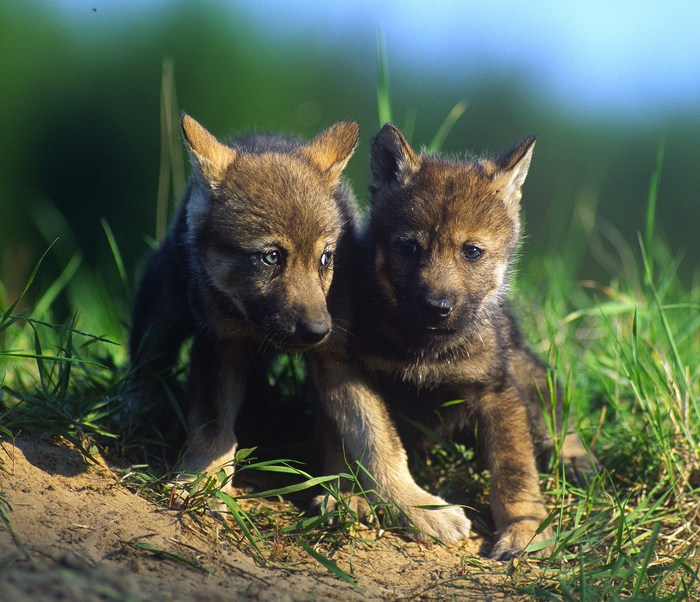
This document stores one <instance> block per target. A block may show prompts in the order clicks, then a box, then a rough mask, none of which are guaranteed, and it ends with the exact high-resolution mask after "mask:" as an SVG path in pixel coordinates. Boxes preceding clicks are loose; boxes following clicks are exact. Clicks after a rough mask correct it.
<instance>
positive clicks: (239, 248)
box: [130, 115, 359, 474]
mask: <svg viewBox="0 0 700 602" xmlns="http://www.w3.org/2000/svg"><path fill="white" fill-rule="evenodd" d="M181 125H182V131H183V134H184V139H185V143H186V145H187V148H188V150H189V154H190V158H191V162H192V166H193V172H194V173H193V175H192V178H191V180H190V182H189V186H188V189H187V191H186V193H185V197H184V199H183V201H182V203H181V206H180V209H179V212H178V214H177V216H176V218H175V220H174V223H173V224H172V227H171V229H170V231H169V233H168V235H167V237H166V238H165V240H164V241H163V243H162V244H161V246H160V248H159V249H158V250H157V251H156V253H155V254H154V255H153V256H152V257H151V258H150V260H149V261H148V263H147V265H146V267H145V270H144V273H143V276H142V279H141V283H140V287H139V290H138V293H137V295H136V301H135V305H134V310H133V319H132V328H131V340H130V352H131V358H132V365H133V369H134V373H135V376H134V380H133V383H134V385H135V388H136V390H137V392H136V395H137V402H136V403H138V404H141V405H145V406H152V407H154V411H153V412H151V416H153V415H157V414H158V412H159V411H160V410H162V409H167V408H168V406H169V405H170V404H169V401H168V399H167V397H166V396H165V391H164V390H163V388H162V383H161V382H159V377H162V375H164V374H167V373H168V372H172V369H173V367H174V366H175V365H176V364H177V361H178V358H179V354H180V349H181V347H182V344H183V342H184V340H185V339H186V338H187V337H189V336H191V335H193V341H192V348H191V357H190V367H189V403H188V411H187V429H188V434H189V449H188V451H187V452H186V454H185V456H184V460H183V461H182V463H181V465H180V466H179V467H178V468H179V469H180V470H183V471H185V472H212V471H216V470H218V469H219V468H220V467H222V466H225V465H227V463H229V462H230V461H231V460H232V459H233V458H234V455H235V452H236V448H237V439H236V435H235V431H234V427H235V423H236V415H237V413H238V410H239V407H240V405H241V399H242V396H243V391H244V388H245V382H246V375H247V372H248V368H247V365H248V362H249V361H250V360H251V357H252V356H254V355H255V354H256V353H257V352H259V351H267V350H279V351H289V352H298V351H304V350H307V349H309V348H311V347H313V346H314V345H317V344H319V343H320V342H321V341H323V340H324V338H326V337H327V336H328V333H329V332H330V331H331V327H332V321H331V316H330V314H329V312H328V308H327V305H326V295H327V294H328V291H329V288H330V286H331V281H332V278H333V270H334V253H335V251H336V247H337V246H338V244H339V242H340V241H341V239H342V238H343V237H344V236H346V235H347V233H348V232H349V231H350V230H352V228H353V227H354V224H355V223H356V220H357V217H356V216H357V213H356V206H355V200H354V197H353V196H352V193H351V191H350V190H349V188H348V187H346V186H345V184H344V183H343V181H342V179H341V176H342V172H343V169H344V168H345V166H346V164H347V162H348V161H349V159H350V157H351V155H352V154H353V152H354V150H355V147H356V145H357V141H358V137H359V126H358V125H357V123H355V122H351V121H348V122H340V123H337V124H335V125H333V126H331V127H330V128H328V129H327V130H325V131H324V132H322V133H321V134H319V135H318V136H316V137H315V138H314V139H313V140H312V141H311V142H309V143H308V144H302V143H299V142H296V141H293V140H289V139H286V138H282V137H274V136H251V137H248V138H243V139H241V140H238V141H234V142H232V143H230V144H222V143H220V142H218V141H217V140H216V138H215V137H214V136H213V135H212V134H210V133H209V132H208V131H207V130H205V129H204V128H203V127H202V126H201V125H200V124H199V123H197V122H196V121H195V120H194V119H192V118H191V117H189V116H188V115H184V116H183V117H182V120H181ZM160 426H164V427H165V428H167V426H168V425H160ZM226 470H227V473H228V474H231V472H232V469H231V468H230V466H228V467H227V468H226Z"/></svg>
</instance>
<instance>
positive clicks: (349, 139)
mask: <svg viewBox="0 0 700 602" xmlns="http://www.w3.org/2000/svg"><path fill="white" fill-rule="evenodd" d="M359 139H360V126H359V124H358V123H357V122H356V121H340V122H338V123H336V124H334V125H332V126H331V127H329V128H328V129H326V130H324V131H322V132H321V133H320V134H318V135H317V136H316V137H315V138H314V139H313V140H311V142H309V143H308V144H307V145H306V146H303V147H301V149H300V152H301V153H302V154H303V155H304V156H305V157H306V158H308V159H309V160H310V161H311V162H312V163H313V164H314V165H316V166H317V167H318V168H319V169H320V170H321V172H322V173H323V175H324V177H325V178H326V180H327V181H328V183H329V184H330V185H331V186H335V185H336V184H337V183H338V182H340V176H341V175H342V173H343V170H344V169H345V166H346V165H347V164H348V161H350V157H352V154H353V153H354V152H355V148H357V142H358V140H359Z"/></svg>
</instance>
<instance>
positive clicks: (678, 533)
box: [0, 44, 700, 601]
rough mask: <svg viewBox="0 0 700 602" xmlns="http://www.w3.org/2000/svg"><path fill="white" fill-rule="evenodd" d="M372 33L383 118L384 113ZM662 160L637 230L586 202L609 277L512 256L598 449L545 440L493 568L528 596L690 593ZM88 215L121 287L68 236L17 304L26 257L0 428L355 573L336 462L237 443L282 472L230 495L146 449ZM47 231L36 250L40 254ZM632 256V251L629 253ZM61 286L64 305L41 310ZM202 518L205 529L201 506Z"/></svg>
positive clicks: (444, 483)
mask: <svg viewBox="0 0 700 602" xmlns="http://www.w3.org/2000/svg"><path fill="white" fill-rule="evenodd" d="M381 48H382V45H381V44H380V57H381V59H380V64H382V61H384V63H383V64H384V67H383V68H382V69H380V71H381V73H382V74H384V75H383V76H382V77H383V78H384V79H381V80H380V86H379V98H380V108H381V110H382V111H383V117H382V116H380V120H381V119H387V118H389V119H390V117H391V107H390V104H389V86H388V67H387V65H386V56H385V53H384V52H383V50H381ZM464 108H465V107H464V106H463V105H460V104H458V105H457V107H456V108H455V110H454V111H453V112H452V113H451V116H448V118H447V120H446V121H445V125H444V128H442V129H441V132H440V133H439V135H438V136H437V137H436V141H435V142H434V144H433V146H435V150H437V148H438V147H439V146H440V145H441V144H442V142H444V137H445V136H446V135H447V133H448V132H449V128H450V127H451V125H452V124H453V123H454V120H455V119H456V118H458V117H459V113H460V112H461V111H463V110H464ZM168 114H169V115H170V114H171V113H168ZM167 140H170V142H171V139H170V138H168V139H167ZM170 142H169V143H170ZM168 152H170V151H168ZM662 158H663V151H662V150H660V151H659V157H658V162H657V167H656V169H655V171H654V174H653V176H652V179H651V185H650V192H649V198H648V199H647V206H648V211H647V223H646V225H645V231H644V235H643V236H640V239H639V241H634V242H633V243H631V244H630V243H629V242H624V243H623V242H622V241H620V239H619V238H617V237H615V235H614V232H615V231H614V228H612V226H611V225H609V224H602V223H600V222H596V219H595V215H588V216H587V217H586V220H587V221H586V223H585V224H584V229H585V230H586V231H587V233H588V236H589V241H593V240H594V239H593V237H598V238H601V239H606V240H607V241H608V242H609V243H610V244H609V245H608V246H609V247H611V248H612V249H613V251H610V252H611V253H613V252H615V253H618V254H619V255H620V257H618V258H615V259H616V260H617V261H618V263H625V265H626V266H627V268H626V271H623V272H622V276H621V275H620V274H616V275H615V276H614V277H611V278H610V280H609V281H607V282H583V283H579V282H575V280H574V279H573V277H572V275H571V265H573V264H575V263H576V260H577V257H576V253H577V252H579V253H580V252H581V250H580V249H578V250H577V249H575V248H572V249H564V250H562V252H561V253H560V254H558V255H557V256H539V257H527V256H526V257H525V258H523V260H522V262H521V263H522V264H523V265H524V266H525V269H523V275H522V276H521V277H520V278H519V281H518V283H517V287H516V288H515V290H514V294H513V296H514V301H515V303H516V306H517V307H518V309H519V310H520V312H521V314H522V316H523V318H524V320H523V323H524V325H525V326H526V331H527V332H528V333H529V335H530V338H531V340H532V342H533V344H534V345H535V347H536V348H537V349H538V351H539V352H540V354H541V355H542V356H543V357H544V358H546V359H547V361H548V364H549V366H550V370H551V374H552V378H556V379H558V380H559V382H560V383H562V385H563V390H564V393H563V394H564V400H565V407H566V408H567V413H568V414H567V415H568V418H569V421H568V422H569V428H571V429H578V430H579V431H580V432H581V433H582V436H583V439H584V441H585V443H586V444H587V445H589V446H590V448H591V450H592V451H593V452H594V453H595V454H596V456H597V458H598V459H599V461H600V464H601V470H600V473H599V474H598V475H597V476H596V477H594V478H593V479H591V480H590V482H588V483H586V484H572V483H569V482H568V481H567V480H566V475H565V472H564V470H563V466H562V464H561V462H560V459H559V458H558V457H557V454H556V453H555V457H554V458H553V461H552V464H551V467H550V471H549V472H548V473H546V474H543V475H542V483H541V484H542V490H543V491H544V492H545V499H546V502H547V505H548V507H549V509H550V512H551V513H550V517H549V519H548V522H549V524H550V525H551V526H552V527H553V528H554V532H555V536H554V538H553V540H552V541H551V542H548V543H550V544H551V548H550V549H548V550H546V549H543V548H542V547H540V548H539V549H537V547H533V549H532V551H531V554H530V555H529V556H527V557H524V558H522V559H516V561H515V562H512V563H510V564H508V565H495V566H496V568H493V569H492V570H495V571H502V572H504V573H506V574H507V575H508V579H509V581H508V583H509V587H512V588H514V589H515V590H517V591H520V592H524V593H529V594H530V595H532V596H533V597H536V598H541V599H552V600H572V601H573V600H618V599H620V600H621V599H664V600H695V599H697V597H698V595H700V592H699V588H698V580H697V570H698V566H699V564H700V562H699V560H700V559H699V558H698V554H699V551H700V542H699V541H698V533H699V532H700V516H699V514H700V504H698V496H699V495H700V491H699V490H698V488H699V487H700V446H699V444H700V402H699V397H700V384H699V383H700V362H698V360H697V358H700V276H696V278H695V280H694V281H693V282H692V283H691V284H690V285H688V284H687V283H684V282H682V281H681V279H680V277H679V275H678V266H679V260H678V259H677V258H675V257H672V256H671V255H670V253H669V251H668V248H667V246H666V245H665V244H664V241H663V240H661V239H660V238H659V237H658V235H657V233H656V231H655V217H656V216H655V212H656V195H657V191H658V186H659V181H660V174H661V164H662ZM162 211H163V209H162V208H161V212H162ZM577 219H578V218H577ZM102 226H103V230H104V235H105V236H106V237H107V240H108V243H109V245H110V247H111V249H112V253H113V256H114V265H113V266H109V267H108V268H106V269H115V270H116V271H117V273H118V275H119V278H120V281H121V283H122V293H121V296H119V295H117V296H115V295H114V294H109V293H108V292H107V290H106V288H105V286H104V284H103V282H102V279H101V278H100V276H99V274H98V273H90V272H89V271H86V270H85V269H84V266H80V265H79V264H80V257H81V254H80V252H79V249H74V250H73V251H72V253H71V254H70V255H69V256H65V257H64V259H65V261H64V267H63V271H62V272H61V274H60V276H59V277H58V278H57V280H56V281H55V282H54V283H52V284H50V285H49V286H48V287H47V288H46V289H45V290H42V291H34V292H35V293H36V294H35V295H34V298H35V299H37V301H36V303H35V304H34V306H33V307H31V308H28V309H22V310H20V309H19V308H20V307H21V303H20V302H21V301H22V299H24V298H25V294H26V293H27V291H28V290H30V288H31V287H35V286H36V284H35V282H34V281H35V276H36V274H37V273H38V272H39V270H41V262H39V264H37V266H36V268H35V270H34V272H33V273H32V275H31V277H30V278H29V280H28V282H27V288H26V289H25V291H24V293H23V294H22V297H20V298H19V299H6V298H3V299H2V300H1V301H2V307H0V383H1V384H2V389H1V390H0V436H2V437H6V438H11V437H14V436H17V435H20V434H25V435H34V434H43V435H45V436H48V437H55V438H61V439H65V440H68V441H70V442H71V443H72V444H73V445H74V446H75V447H76V448H77V449H78V450H79V451H80V452H81V454H82V456H83V458H84V460H85V462H86V463H93V462H96V461H97V459H98V457H99V456H103V457H106V458H108V459H110V460H111V461H112V462H113V463H115V464H116V465H119V466H121V469H120V470H119V474H120V482H121V483H122V484H123V485H124V486H125V487H128V488H130V489H131V490H133V491H136V492H138V493H139V494H140V495H143V496H145V497H147V498H148V499H150V500H152V501H153V502H154V503H155V504H158V505H161V506H165V507H172V508H177V509H178V510H179V511H180V512H183V513H186V514H188V515H190V516H192V517H195V518H196V519H198V520H199V519H204V518H206V519H207V520H209V519H211V518H212V506H214V507H216V506H217V505H218V507H221V506H222V505H223V506H224V507H225V511H226V512H225V515H226V519H225V520H221V521H220V522H218V523H217V524H218V525H220V529H221V533H222V537H225V538H228V540H229V541H231V542H232V544H233V545H236V546H238V547H239V548H241V549H243V550H245V551H246V553H248V554H249V555H250V556H251V558H253V559H254V560H255V561H256V562H257V563H259V564H261V565H266V566H268V565H274V566H277V565H283V564H284V562H285V559H286V558H287V552H288V551H289V550H290V549H292V548H294V547H296V548H298V549H302V550H304V551H305V553H307V554H308V555H309V556H310V557H312V558H314V560H316V561H318V562H319V563H320V564H321V565H322V566H324V567H325V568H326V569H327V570H329V571H330V572H331V573H333V574H335V575H336V576H338V577H339V578H341V579H344V580H345V581H347V582H348V583H350V584H351V585H352V586H353V587H356V588H357V587H358V584H357V582H356V576H354V575H352V574H350V573H348V572H346V571H344V570H343V569H341V568H340V567H339V566H338V565H337V563H335V562H334V561H332V560H331V558H330V556H331V554H330V553H329V551H331V550H333V549H334V548H341V547H344V546H349V545H352V542H353V541H357V540H358V539H361V538H362V537H363V533H364V531H363V529H364V528H365V527H362V526H361V525H360V521H359V517H358V516H357V514H356V512H355V510H354V507H353V504H352V503H351V500H350V499H349V498H348V494H347V492H345V491H341V490H340V489H339V487H338V482H339V480H338V477H337V476H326V477H318V476H314V475H312V474H310V473H308V472H307V471H305V470H304V467H303V466H300V465H299V464H297V463H294V462H292V461H291V460H288V459H277V460H271V461H270V460H266V461H258V460H256V459H255V457H254V456H255V453H254V452H252V451H251V450H241V451H240V452H239V454H238V456H237V458H236V459H235V462H236V475H237V476H236V477H235V478H234V485H235V486H237V483H238V479H240V478H241V477H245V474H246V472H247V471H258V472H262V473H268V474H274V473H277V474H278V475H279V474H282V475H285V477H287V478H291V479H292V480H293V481H294V482H293V483H292V484H288V483H287V484H284V485H281V486H275V487H273V488H271V489H265V490H261V489H256V490H250V489H249V488H248V489H240V492H238V490H237V492H236V493H230V492H228V491H225V490H224V485H225V477H224V475H223V473H221V474H219V475H214V476H201V475H192V478H191V480H190V481H189V482H188V483H187V484H178V485H176V487H173V485H172V482H171V480H170V475H169V474H168V473H167V471H166V470H165V469H164V467H163V466H162V463H161V462H160V460H159V458H160V454H159V451H158V450H156V449H155V448H154V444H153V442H151V441H149V440H148V439H145V438H144V435H143V433H142V432H141V430H140V429H139V424H138V415H134V413H133V409H132V408H129V407H128V401H129V397H130V391H129V390H128V385H127V383H128V382H129V378H128V377H129V367H128V362H127V357H126V352H125V349H126V345H125V343H126V332H127V324H126V318H125V315H124V314H125V308H127V307H128V306H129V300H128V294H129V293H130V291H132V290H133V288H132V284H133V283H131V282H129V280H128V278H127V275H126V271H125V269H124V266H123V262H122V261H121V255H120V253H119V247H118V241H117V240H116V239H115V238H114V235H113V234H112V231H111V229H110V228H109V224H107V222H103V224H102ZM574 226H576V227H578V226H579V224H574ZM572 227H573V226H572ZM50 242H51V241H47V247H48V248H49V250H48V251H47V253H51V252H53V251H52V250H51V247H50V246H49V244H48V243H50ZM625 245H626V246H625ZM623 255H624V258H623V257H622V256H623ZM634 257H637V258H638V259H637V260H636V262H635V260H634V259H632V260H630V258H634ZM0 289H1V287H0ZM2 290H4V289H2ZM59 299H61V300H62V303H64V304H65V305H67V306H68V308H69V310H70V312H69V316H68V318H67V319H66V320H64V321H63V322H62V323H55V322H54V320H55V316H57V315H59V312H58V311H57V310H56V311H55V310H54V306H55V304H56V303H57V302H58V300H59ZM271 371H272V372H271V373H273V376H274V380H275V386H276V389H275V391H276V392H277V393H278V394H279V395H280V397H289V398H292V397H294V396H297V395H299V394H300V393H299V392H300V391H301V390H303V386H302V385H303V381H304V379H305V372H304V370H303V368H302V367H300V366H299V364H298V363H297V362H295V361H292V362H288V363H286V364H283V365H282V364H280V365H278V366H273V367H272V368H271ZM272 419H274V417H272ZM435 443H436V446H435V448H434V450H433V451H432V453H431V454H430V455H429V457H428V458H415V459H414V461H413V470H414V474H415V475H416V476H417V478H418V480H419V481H420V482H421V483H424V484H425V486H426V487H428V488H430V489H431V491H432V492H434V493H436V494H438V495H441V496H443V497H446V498H448V499H455V498H456V499H457V500H458V501H459V503H464V504H465V505H466V506H468V507H469V508H470V510H469V512H470V517H471V518H472V519H473V520H474V524H475V529H476V531H477V532H480V533H481V534H482V535H484V536H485V537H487V538H488V537H490V526H489V521H488V519H486V518H484V516H486V514H487V512H488V495H489V478H488V474H487V473H485V472H484V471H483V470H482V469H481V467H480V465H479V463H478V462H477V460H478V458H476V457H475V454H474V451H473V450H471V449H468V448H465V447H464V446H460V445H456V444H455V443H454V442H451V441H444V440H436V441H435ZM556 449H559V447H556ZM0 462H3V458H2V457H0ZM362 470H364V468H363V467H362V466H361V465H354V466H349V467H348V471H347V473H346V474H344V475H343V477H344V478H345V479H346V480H347V481H348V482H351V483H353V484H354V490H353V491H352V492H351V493H352V494H354V495H359V496H363V495H367V494H369V493H370V492H366V491H363V490H362V488H361V486H360V484H359V481H360V479H359V478H358V475H359V474H360V472H359V471H362ZM0 487H1V484H0ZM178 488H179V489H181V491H180V492H179V493H178ZM318 492H323V493H325V494H326V495H327V500H328V501H330V502H332V503H330V504H327V505H326V506H322V512H321V514H320V515H317V516H308V515H307V514H306V513H305V507H302V505H301V504H300V503H299V502H298V498H297V497H296V496H297V495H298V494H300V493H301V494H305V495H306V496H307V497H311V495H312V494H313V493H318ZM181 494H182V495H181ZM370 497H372V496H370ZM290 499H291V500H294V501H295V502H296V503H291V502H290V501H289V500H290ZM265 500H270V502H267V501H265ZM279 500H285V501H284V502H280V501H279ZM304 501H306V500H304ZM472 508H473V509H475V510H472ZM475 511H479V512H481V511H484V514H479V513H475ZM396 512H398V510H397V509H396V508H395V507H394V505H393V504H392V503H391V500H383V501H381V502H379V503H376V502H375V503H374V517H375V519H376V520H375V525H374V526H372V527H370V528H372V529H376V530H377V532H380V530H381V529H385V530H387V529H393V530H397V528H396V527H395V525H396V523H397V521H396V516H395V513H396ZM11 518H12V513H11V507H10V506H9V504H8V502H7V499H6V496H5V495H4V494H3V493H2V491H0V521H1V522H2V523H3V524H5V525H6V526H7V527H8V528H10V529H11ZM212 520H213V519H212ZM210 523H211V521H210ZM202 528H210V527H209V526H207V525H205V524H204V522H202ZM10 533H13V534H14V532H13V531H12V530H10ZM13 536H14V535H13ZM15 537H16V536H15ZM127 543H129V545H131V546H132V547H135V548H137V549H139V550H141V551H143V552H147V553H150V554H154V555H159V554H161V552H162V551H159V550H157V549H154V548H152V547H150V546H149V545H148V543H147V542H142V541H132V542H127ZM17 545H18V547H19V546H21V541H19V540H17ZM20 550H23V549H22V548H21V547H20ZM24 552H25V551H23V553H24ZM426 554H430V551H429V550H427V551H426ZM161 556H162V554H161ZM170 559H171V560H175V561H176V562H182V560H181V559H178V558H174V559H173V558H170ZM481 562H490V561H485V560H483V559H482V560H481ZM489 566H493V565H489ZM195 568H197V567H195Z"/></svg>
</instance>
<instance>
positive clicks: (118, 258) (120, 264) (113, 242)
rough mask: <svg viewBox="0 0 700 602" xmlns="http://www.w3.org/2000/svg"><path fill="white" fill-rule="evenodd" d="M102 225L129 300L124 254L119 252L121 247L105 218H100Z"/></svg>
mask: <svg viewBox="0 0 700 602" xmlns="http://www.w3.org/2000/svg"><path fill="white" fill-rule="evenodd" d="M100 223H101V224H102V229H103V230H104V231H105V234H106V235H107V242H109V248H110V249H111V250H112V257H114V263H116V264H117V270H118V271H119V279H120V280H121V281H122V286H123V287H124V292H125V293H126V296H127V298H129V296H130V295H129V282H128V280H127V278H126V269H125V268H124V260H123V259H122V254H121V253H120V251H119V245H117V239H116V238H114V232H112V228H110V226H109V223H108V222H107V220H106V219H105V218H104V217H101V218H100Z"/></svg>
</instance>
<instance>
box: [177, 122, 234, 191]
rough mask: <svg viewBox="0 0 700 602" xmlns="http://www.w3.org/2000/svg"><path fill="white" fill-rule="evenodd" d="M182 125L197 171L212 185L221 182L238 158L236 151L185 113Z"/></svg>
mask: <svg viewBox="0 0 700 602" xmlns="http://www.w3.org/2000/svg"><path fill="white" fill-rule="evenodd" d="M180 125H181V126H182V133H183V135H184V137H185V143H186V144H187V150H189V152H190V158H191V159H192V166H193V167H194V169H195V171H196V172H199V173H200V174H201V175H202V177H203V178H204V179H205V180H207V182H208V183H209V184H210V185H216V184H217V183H219V182H221V181H222V180H223V179H224V176H225V175H226V171H227V169H228V167H229V165H231V163H233V161H234V159H235V158H236V151H235V150H234V149H232V148H231V147H230V146H226V145H225V144H221V142H219V141H218V140H217V139H216V138H215V137H214V136H213V135H212V134H210V133H209V132H208V131H207V130H206V129H204V127H202V126H201V125H200V124H199V123H197V122H196V121H195V120H194V119H192V117H190V116H189V115H186V114H185V113H183V114H182V118H181V119H180Z"/></svg>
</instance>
